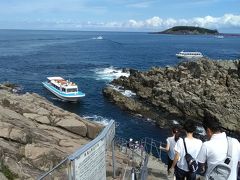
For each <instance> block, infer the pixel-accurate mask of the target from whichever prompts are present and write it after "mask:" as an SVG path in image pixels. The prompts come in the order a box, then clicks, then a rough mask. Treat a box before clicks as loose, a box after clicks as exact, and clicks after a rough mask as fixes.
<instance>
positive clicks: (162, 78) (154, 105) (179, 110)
mask: <svg viewBox="0 0 240 180" xmlns="http://www.w3.org/2000/svg"><path fill="white" fill-rule="evenodd" d="M239 64H240V60H235V61H214V60H209V59H200V60H197V61H186V62H181V63H179V64H178V65H177V66H175V67H169V66H167V67H165V68H160V67H154V68H152V69H151V70H149V71H148V72H139V71H136V72H135V73H134V74H131V75H130V76H129V77H125V78H124V79H121V78H119V79H116V80H114V81H113V85H116V86H118V85H121V86H122V87H123V89H129V90H132V91H133V92H135V93H136V94H137V96H136V97H134V98H131V97H122V96H123V95H122V94H121V93H118V92H116V90H114V89H113V88H112V87H111V86H108V87H106V88H104V90H103V94H104V95H105V96H106V97H108V98H109V99H111V100H112V101H113V102H115V103H116V104H118V105H119V106H120V107H121V108H126V109H128V110H130V111H132V112H134V113H138V114H142V115H144V116H148V117H149V115H151V113H150V112H148V113H145V112H144V110H142V109H141V108H142V107H141V106H139V107H138V108H136V104H141V105H142V104H144V108H145V109H147V111H151V112H157V111H159V113H158V116H156V117H155V118H153V119H155V120H156V121H157V122H158V123H159V124H160V125H162V124H169V122H170V121H169V120H171V119H172V118H173V119H183V120H184V119H194V120H198V121H201V120H202V119H203V117H204V112H205V111H209V112H211V114H212V115H214V116H215V117H216V118H217V119H218V120H219V121H220V122H221V123H222V125H223V127H224V128H226V129H228V130H232V131H239V129H240V118H239V117H240V111H239V110H240V91H239V89H240V79H239V74H240V73H239V72H240V70H239V69H240V65H239ZM133 102H134V103H133ZM166 114H167V115H166ZM150 118H152V117H150ZM162 121H165V122H162Z"/></svg>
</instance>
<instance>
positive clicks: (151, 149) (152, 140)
mask: <svg viewBox="0 0 240 180" xmlns="http://www.w3.org/2000/svg"><path fill="white" fill-rule="evenodd" d="M152 142H153V139H152V138H151V147H150V153H149V154H151V155H152Z"/></svg>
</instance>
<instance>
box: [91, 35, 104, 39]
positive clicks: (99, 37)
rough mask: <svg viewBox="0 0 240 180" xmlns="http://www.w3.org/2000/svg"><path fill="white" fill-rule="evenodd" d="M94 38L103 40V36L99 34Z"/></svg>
mask: <svg viewBox="0 0 240 180" xmlns="http://www.w3.org/2000/svg"><path fill="white" fill-rule="evenodd" d="M92 39H96V40H103V37H102V36H98V37H93V38H92Z"/></svg>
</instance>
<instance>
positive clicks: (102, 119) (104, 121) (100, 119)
mask: <svg viewBox="0 0 240 180" xmlns="http://www.w3.org/2000/svg"><path fill="white" fill-rule="evenodd" d="M83 118H85V119H87V120H90V121H93V122H96V123H100V124H102V125H104V126H107V125H108V123H109V122H110V121H111V120H112V119H108V118H105V117H102V116H98V115H92V116H83Z"/></svg>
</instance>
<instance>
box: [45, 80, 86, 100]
mask: <svg viewBox="0 0 240 180" xmlns="http://www.w3.org/2000/svg"><path fill="white" fill-rule="evenodd" d="M47 79H48V81H47V82H42V83H43V86H44V87H45V88H47V89H48V90H49V91H51V92H52V93H53V94H55V95H56V96H57V97H59V98H60V99H62V100H65V101H78V100H79V99H80V98H81V97H84V96H85V93H83V92H81V91H78V86H77V85H76V84H75V83H73V82H71V81H68V80H65V79H63V78H62V77H47Z"/></svg>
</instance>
